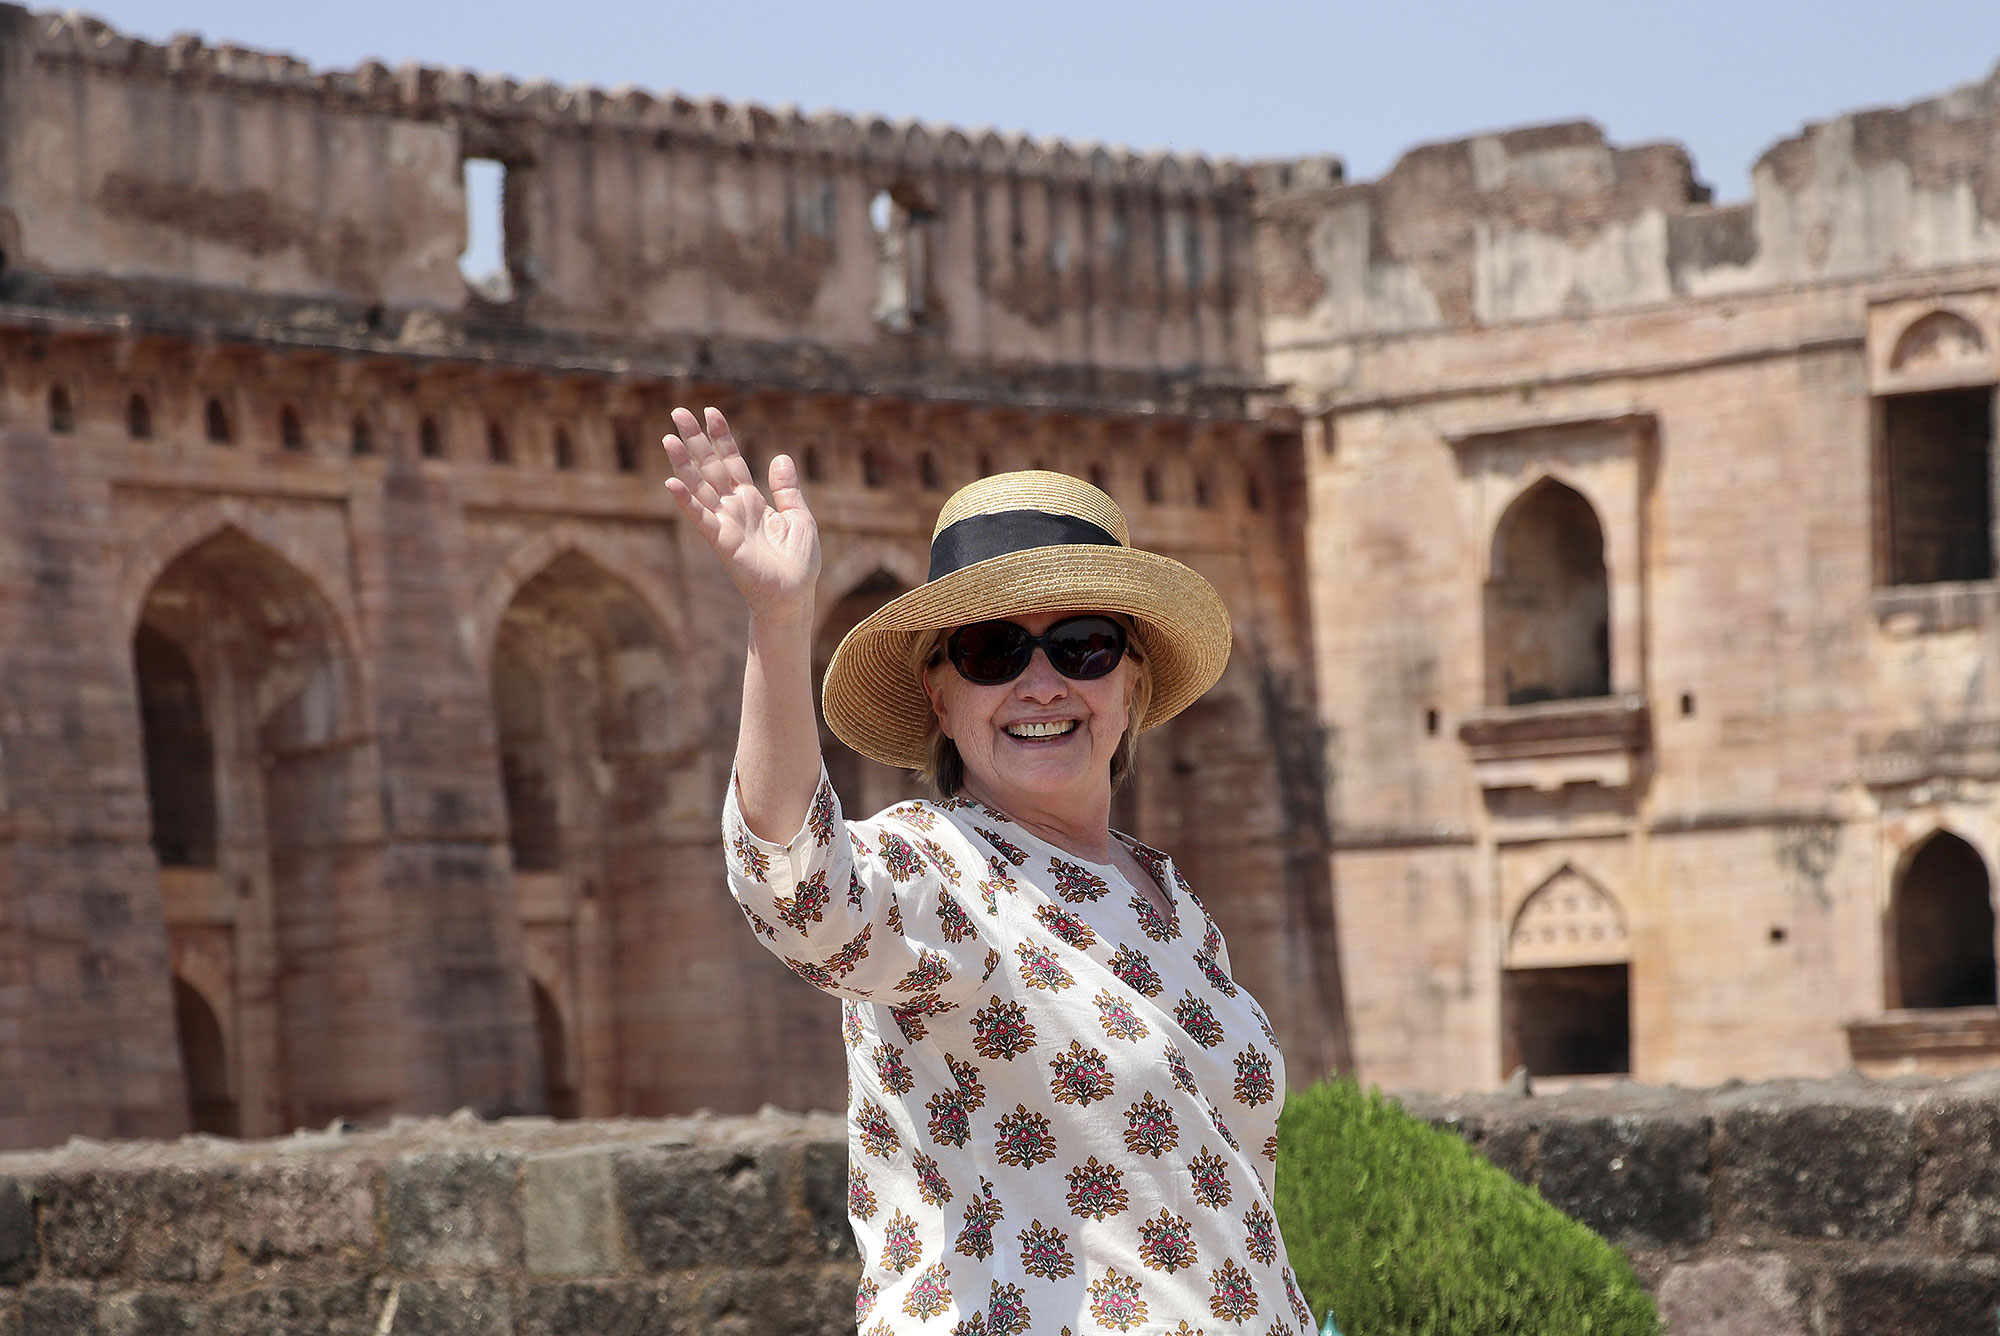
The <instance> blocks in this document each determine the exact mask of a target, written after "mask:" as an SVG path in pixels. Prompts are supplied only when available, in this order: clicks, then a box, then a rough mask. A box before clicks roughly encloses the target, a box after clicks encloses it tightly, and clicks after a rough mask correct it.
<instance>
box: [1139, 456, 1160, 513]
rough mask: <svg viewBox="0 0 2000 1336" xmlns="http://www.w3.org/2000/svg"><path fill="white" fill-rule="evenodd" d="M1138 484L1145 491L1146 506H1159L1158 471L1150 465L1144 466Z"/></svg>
mask: <svg viewBox="0 0 2000 1336" xmlns="http://www.w3.org/2000/svg"><path fill="white" fill-rule="evenodd" d="M1140 483H1141V485H1142V486H1143V487H1144V488H1145V491H1146V504H1147V505H1149V506H1157V505H1159V504H1160V471H1159V470H1158V469H1156V468H1154V467H1153V466H1152V465H1151V464H1148V465H1146V468H1145V471H1144V472H1143V473H1141V474H1140Z"/></svg>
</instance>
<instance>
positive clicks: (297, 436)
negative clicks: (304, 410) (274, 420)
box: [278, 404, 306, 451]
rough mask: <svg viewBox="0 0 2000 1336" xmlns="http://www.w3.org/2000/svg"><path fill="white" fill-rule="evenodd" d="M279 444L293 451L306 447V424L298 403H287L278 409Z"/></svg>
mask: <svg viewBox="0 0 2000 1336" xmlns="http://www.w3.org/2000/svg"><path fill="white" fill-rule="evenodd" d="M278 444H279V445H281V446H282V447H284V448H285V449H287V450H291V451H299V450H303V449H305V448H306V424H305V420H304V419H303V418H301V417H300V416H299V410H298V408H297V406H296V405H293V404H286V405H285V406H284V407H283V408H281V409H279V410H278Z"/></svg>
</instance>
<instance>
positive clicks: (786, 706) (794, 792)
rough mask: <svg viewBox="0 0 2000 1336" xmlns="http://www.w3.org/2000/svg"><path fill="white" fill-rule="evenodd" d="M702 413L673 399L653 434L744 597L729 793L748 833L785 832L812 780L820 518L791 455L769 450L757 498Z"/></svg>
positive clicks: (722, 424) (681, 494)
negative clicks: (665, 427)
mask: <svg viewBox="0 0 2000 1336" xmlns="http://www.w3.org/2000/svg"><path fill="white" fill-rule="evenodd" d="M705 416H706V418H707V422H706V424H703V423H700V422H697V421H696V420H695V416H694V414H693V413H690V412H689V411H688V410H687V409H685V408H676V409H675V410H674V427H675V430H676V432H677V433H678V434H677V435H670V436H668V437H666V438H665V439H664V440H662V441H661V444H662V445H664V446H665V447H666V451H667V458H668V459H669V460H670V461H671V462H672V464H673V468H674V476H673V477H671V478H669V479H667V491H668V492H670V493H672V495H673V498H674V500H675V502H677V503H678V504H679V506H680V509H681V514H682V515H684V516H686V517H687V520H688V522H689V523H690V524H693V525H694V526H695V530H696V532H698V533H700V534H701V536H702V538H703V539H705V540H706V541H707V543H708V545H709V547H710V549H711V550H713V551H714V553H715V555H716V558H717V560H719V561H720V562H721V563H722V567H723V569H724V570H725V571H727V572H728V574H729V578H730V581H731V582H732V583H733V584H734V585H735V586H736V589H737V592H739V593H741V594H742V595H743V600H744V602H746V603H748V604H749V605H750V650H749V655H748V657H747V658H746V659H745V661H744V665H743V722H742V727H741V729H740V731H739V732H738V733H737V737H736V779H737V803H738V806H739V807H740V809H741V812H742V815H743V821H744V824H745V825H747V826H748V827H749V828H750V830H751V831H752V832H753V833H754V834H756V835H758V836H759V837H761V838H764V839H767V840H776V841H784V840H789V839H791V838H792V836H793V835H794V834H795V833H796V832H797V831H798V829H799V827H801V826H802V825H804V824H805V819H806V813H807V812H808V810H809V809H810V808H811V806H812V800H813V793H814V790H815V789H816V788H817V787H818V785H819V774H820V755H819V726H818V721H817V718H816V716H815V715H814V713H813V696H812V633H813V586H814V583H815V582H816V581H817V580H818V579H819V563H820V551H819V527H818V525H817V524H815V523H814V521H813V515H812V511H811V510H809V509H807V507H806V499H805V495H804V494H803V493H802V492H801V491H800V490H799V471H798V467H797V465H795V464H794V463H793V462H792V459H791V456H789V455H778V456H776V457H775V458H773V459H772V460H771V471H770V487H771V495H770V500H769V501H766V500H765V497H764V493H762V492H760V491H759V490H758V489H757V484H756V482H755V480H754V479H752V477H751V476H750V466H749V465H748V464H747V463H745V462H744V459H743V453H742V451H741V450H739V449H738V448H737V445H736V438H735V436H733V435H732V434H731V433H730V430H729V423H728V422H727V421H726V420H724V418H723V416H722V414H721V413H719V412H717V411H716V410H715V409H713V408H710V409H707V410H705ZM704 425H705V426H706V430H704V429H703V428H704Z"/></svg>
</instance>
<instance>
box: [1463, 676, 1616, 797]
mask: <svg viewBox="0 0 2000 1336" xmlns="http://www.w3.org/2000/svg"><path fill="white" fill-rule="evenodd" d="M1458 737H1459V741H1461V742H1463V743H1464V744H1465V749H1466V753H1467V755H1468V756H1469V758H1470V759H1471V761H1472V768H1473V772H1474V774H1476V775H1477V776H1478V779H1479V787H1480V788H1482V789H1485V790H1489V791H1490V790H1495V789H1533V790H1535V791H1537V792H1542V793H1553V792H1556V791H1558V790H1560V789H1563V788H1565V787H1567V786H1569V785H1572V784H1595V785H1597V786H1599V787H1601V788H1605V789H1612V790H1623V789H1629V788H1631V787H1632V784H1633V776H1634V774H1635V773H1636V772H1637V769H1638V764H1637V762H1638V759H1639V757H1640V756H1641V755H1642V754H1643V753H1644V752H1645V751H1646V750H1647V747H1648V746H1649V745H1650V742H1651V739H1652V713H1651V711H1650V710H1649V709H1648V707H1647V705H1646V702H1645V699H1644V698H1643V697H1641V696H1639V695H1638V694H1637V693H1626V694H1624V695H1617V696H1593V697H1590V698H1588V699H1584V700H1552V701H1537V702H1535V703H1534V704H1532V705H1507V706H1495V707H1492V708H1489V709H1485V710H1480V711H1478V712H1476V713H1474V714H1471V715H1468V716H1467V717H1466V719H1465V721H1464V722H1463V723H1461V724H1460V725H1459V729H1458Z"/></svg>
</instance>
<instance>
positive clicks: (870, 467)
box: [861, 450, 885, 487]
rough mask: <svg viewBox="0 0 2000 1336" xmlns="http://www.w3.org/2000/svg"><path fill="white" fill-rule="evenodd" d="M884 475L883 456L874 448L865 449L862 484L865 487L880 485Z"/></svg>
mask: <svg viewBox="0 0 2000 1336" xmlns="http://www.w3.org/2000/svg"><path fill="white" fill-rule="evenodd" d="M884 476H885V475H884V470H883V467H882V456H881V455H879V454H877V453H876V452H875V451H873V450H863V451H862V452H861V485H862V486H863V487H880V486H881V485H882V482H883V478H884Z"/></svg>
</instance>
